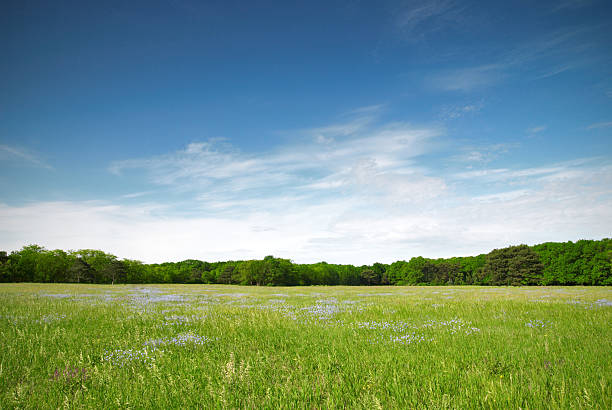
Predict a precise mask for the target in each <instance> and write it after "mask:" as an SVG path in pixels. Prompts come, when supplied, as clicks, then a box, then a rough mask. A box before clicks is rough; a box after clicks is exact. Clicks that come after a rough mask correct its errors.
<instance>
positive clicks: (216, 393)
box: [0, 284, 612, 409]
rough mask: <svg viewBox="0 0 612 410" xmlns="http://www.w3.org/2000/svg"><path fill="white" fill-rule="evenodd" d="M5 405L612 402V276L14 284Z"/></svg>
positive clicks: (6, 288) (7, 297) (2, 371)
mask: <svg viewBox="0 0 612 410" xmlns="http://www.w3.org/2000/svg"><path fill="white" fill-rule="evenodd" d="M0 335H1V340H2V344H1V346H0V408H58V407H71V408H116V407H121V408H130V407H132V408H145V407H146V408H194V407H200V408H402V409H404V408H572V409H579V408H604V409H610V408H612V399H611V397H612V390H611V383H612V360H611V359H612V288H610V287H468V286H464V287H449V286H446V287H401V286H393V287H391V286H387V287H383V286H380V287H373V286H371V287H341V286H336V287H322V286H321V287H319V286H316V287H252V286H250V287H241V286H230V285H114V286H111V285H91V284H88V285H83V284H82V285H78V284H69V285H65V284H64V285H59V284H0Z"/></svg>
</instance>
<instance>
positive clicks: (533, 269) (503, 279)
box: [483, 245, 543, 286]
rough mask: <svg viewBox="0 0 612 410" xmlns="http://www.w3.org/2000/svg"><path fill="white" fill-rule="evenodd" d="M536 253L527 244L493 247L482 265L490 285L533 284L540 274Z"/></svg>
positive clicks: (540, 269) (539, 263) (540, 267)
mask: <svg viewBox="0 0 612 410" xmlns="http://www.w3.org/2000/svg"><path fill="white" fill-rule="evenodd" d="M542 270H543V266H542V263H541V262H540V259H539V258H538V255H537V254H536V253H535V252H534V251H533V250H532V249H531V248H529V246H527V245H519V246H510V247H508V248H503V249H495V250H493V251H491V252H490V253H489V254H488V255H487V261H486V263H485V265H484V266H483V273H484V274H485V276H487V277H490V278H491V284H492V285H511V286H519V285H535V284H537V281H538V279H539V278H540V277H541V276H542Z"/></svg>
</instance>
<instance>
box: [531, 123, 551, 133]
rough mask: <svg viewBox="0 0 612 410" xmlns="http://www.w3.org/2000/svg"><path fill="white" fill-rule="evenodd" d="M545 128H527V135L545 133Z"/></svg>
mask: <svg viewBox="0 0 612 410" xmlns="http://www.w3.org/2000/svg"><path fill="white" fill-rule="evenodd" d="M546 128H547V127H546V125H538V126H537V127H531V128H527V133H528V134H537V133H539V132H542V131H545V130H546Z"/></svg>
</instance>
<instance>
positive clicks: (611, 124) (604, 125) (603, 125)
mask: <svg viewBox="0 0 612 410" xmlns="http://www.w3.org/2000/svg"><path fill="white" fill-rule="evenodd" d="M609 127H612V121H606V122H597V123H595V124H591V125H589V126H588V127H587V129H589V130H593V129H597V128H609Z"/></svg>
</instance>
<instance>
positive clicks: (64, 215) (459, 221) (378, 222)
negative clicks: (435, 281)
mask: <svg viewBox="0 0 612 410" xmlns="http://www.w3.org/2000/svg"><path fill="white" fill-rule="evenodd" d="M365 168H366V170H367V171H366V172H365V174H366V175H365V177H364V176H363V175H360V174H359V173H360V172H362V171H357V172H356V173H357V174H358V175H357V176H356V177H357V178H365V180H366V182H365V186H366V187H369V184H376V183H378V181H377V180H376V172H372V168H371V167H370V166H369V165H365ZM572 168H577V169H574V170H573V172H568V171H571V170H572ZM373 169H375V167H374V168H373ZM491 174H494V175H496V174H502V175H503V176H504V177H505V178H506V179H505V180H506V181H507V180H509V179H512V178H513V177H514V176H515V175H518V176H524V175H528V176H530V178H531V179H530V180H529V181H528V182H527V183H525V184H524V185H521V186H520V187H519V188H515V189H511V190H503V189H502V190H498V191H497V192H495V193H492V194H487V195H482V194H481V195H473V196H470V195H465V194H464V193H462V192H456V193H454V194H452V195H451V194H449V193H446V194H445V195H442V196H440V195H439V194H438V193H436V194H435V195H434V196H433V197H432V196H429V197H427V193H425V194H423V195H424V198H426V199H425V200H424V201H422V202H419V203H409V204H399V205H397V204H393V203H385V202H382V201H381V202H378V201H377V197H376V195H375V196H370V195H369V192H368V190H367V189H366V192H357V193H354V194H351V195H348V196H346V197H343V196H334V197H329V198H327V199H326V200H324V201H321V202H320V203H308V204H304V203H301V204H296V203H294V202H293V201H292V200H291V199H290V198H288V199H283V198H282V197H280V196H279V197H278V198H275V200H278V201H279V202H280V205H279V206H278V207H276V208H273V209H271V210H268V211H266V210H265V209H263V208H262V207H259V206H253V207H246V209H250V210H247V211H243V212H241V213H240V214H236V215H231V216H229V217H224V216H219V215H210V214H208V213H207V212H202V213H201V214H200V215H196V216H172V214H171V213H167V209H165V208H163V207H159V206H154V205H138V206H137V205H119V204H111V203H106V202H45V203H36V204H29V205H24V206H8V205H0V227H1V228H0V238H1V239H0V247H1V248H2V249H9V250H11V249H17V248H19V247H21V246H23V245H24V244H27V243H30V242H33V241H36V242H37V243H39V244H42V245H44V246H46V247H48V248H63V249H70V248H72V249H74V248H98V249H104V250H107V251H110V252H112V253H114V254H116V255H118V256H120V257H129V258H138V259H141V260H144V261H147V262H159V261H167V260H181V259H187V258H199V259H204V260H209V261H213V260H228V259H246V258H261V257H263V256H265V255H268V254H273V255H277V256H280V257H286V258H292V259H294V260H295V261H297V262H314V261H319V260H326V261H328V262H336V263H353V264H362V263H372V262H375V261H382V262H392V261H394V260H398V259H407V258H410V257H412V256H416V255H424V256H428V257H442V256H452V255H469V254H477V253H481V252H487V251H489V250H491V249H493V248H496V247H503V246H507V245H510V244H519V243H529V244H533V243H539V242H544V241H566V240H577V239H581V238H602V237H606V236H609V233H610V232H612V212H610V209H612V188H611V187H612V166H600V167H594V166H593V167H576V166H574V167H572V166H565V167H563V166H551V167H542V169H541V170H540V169H525V170H520V169H518V170H501V169H500V170H492V171H491ZM474 175H476V174H474ZM371 178H373V180H371ZM479 178H480V175H476V176H475V177H474V183H479V182H478V181H479ZM416 180H417V181H420V182H416V183H415V184H416V185H412V184H413V182H412V181H411V180H410V178H408V179H407V180H406V183H407V188H406V189H408V190H409V191H410V192H415V191H418V190H427V189H428V188H429V187H430V185H432V184H430V183H428V182H427V181H423V180H422V179H420V178H416ZM383 181H386V180H383ZM390 181H391V182H389V181H386V182H389V183H392V182H394V181H393V180H390ZM433 185H435V183H434V184H433ZM504 186H505V185H504ZM387 199H388V197H385V198H384V200H387ZM251 201H254V202H256V201H257V199H252V200H251Z"/></svg>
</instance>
